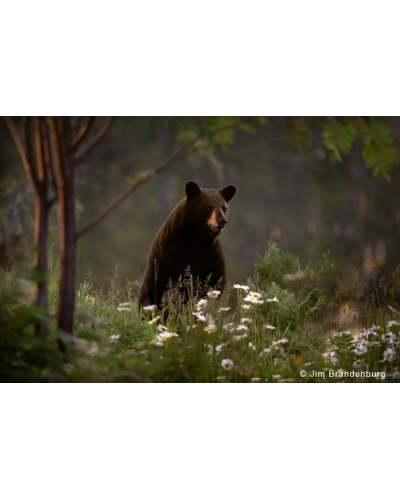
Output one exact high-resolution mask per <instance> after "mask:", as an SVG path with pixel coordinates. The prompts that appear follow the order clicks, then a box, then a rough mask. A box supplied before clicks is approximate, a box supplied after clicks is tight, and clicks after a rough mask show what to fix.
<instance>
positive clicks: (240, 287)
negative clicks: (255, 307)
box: [233, 285, 249, 292]
mask: <svg viewBox="0 0 400 500" xmlns="http://www.w3.org/2000/svg"><path fill="white" fill-rule="evenodd" d="M233 288H239V289H242V290H244V291H245V292H247V290H248V289H249V287H248V286H246V285H233Z"/></svg>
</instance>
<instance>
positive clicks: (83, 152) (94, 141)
mask: <svg viewBox="0 0 400 500" xmlns="http://www.w3.org/2000/svg"><path fill="white" fill-rule="evenodd" d="M114 118H115V117H114V116H110V117H108V118H107V120H106V121H105V123H104V124H103V126H102V127H101V129H100V130H99V131H98V132H97V134H96V135H95V136H94V137H92V139H91V140H90V141H89V143H88V144H87V145H86V146H85V147H84V148H83V149H81V150H80V151H79V152H78V153H77V154H76V155H75V158H74V160H75V161H76V162H79V161H81V160H82V158H83V157H84V156H85V155H86V154H87V153H88V152H89V151H90V150H91V149H92V148H93V147H94V146H96V144H97V143H98V142H99V141H100V139H101V138H102V137H103V136H104V134H105V133H106V132H107V130H108V129H109V128H110V127H111V124H112V122H113V121H114Z"/></svg>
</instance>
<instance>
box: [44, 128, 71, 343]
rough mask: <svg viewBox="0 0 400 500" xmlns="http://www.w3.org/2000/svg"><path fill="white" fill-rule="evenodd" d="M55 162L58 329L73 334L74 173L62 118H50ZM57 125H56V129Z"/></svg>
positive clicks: (68, 138)
mask: <svg viewBox="0 0 400 500" xmlns="http://www.w3.org/2000/svg"><path fill="white" fill-rule="evenodd" d="M50 124H51V131H52V136H53V145H54V154H55V163H56V166H57V170H58V196H57V198H58V221H59V230H60V284H59V297H58V314H57V320H58V322H57V326H58V328H60V329H61V330H64V331H65V332H67V333H70V334H73V331H74V324H75V294H76V268H77V245H76V243H77V238H76V213H75V172H74V161H73V158H72V155H71V149H70V147H69V144H70V122H69V119H68V118H64V119H63V121H62V122H61V124H60V123H59V124H57V123H56V121H55V119H54V118H51V119H50ZM58 125H59V126H58Z"/></svg>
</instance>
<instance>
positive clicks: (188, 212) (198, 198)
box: [139, 181, 236, 308]
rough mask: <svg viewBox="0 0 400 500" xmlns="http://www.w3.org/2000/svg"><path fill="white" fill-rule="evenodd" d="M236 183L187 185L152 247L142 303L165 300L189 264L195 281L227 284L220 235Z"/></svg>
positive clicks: (213, 284)
mask: <svg viewBox="0 0 400 500" xmlns="http://www.w3.org/2000/svg"><path fill="white" fill-rule="evenodd" d="M235 193H236V186H234V185H232V184H230V185H229V186H226V187H225V188H224V189H221V191H218V190H216V189H201V188H200V187H199V186H198V185H197V184H196V183H195V182H193V181H189V182H187V183H186V186H185V194H186V197H185V198H184V199H183V200H182V201H180V202H179V203H178V205H177V206H176V207H175V208H174V209H173V210H172V212H171V213H170V215H169V216H168V218H167V220H166V221H165V222H164V224H163V225H162V227H161V229H160V230H159V231H158V233H157V234H156V236H155V238H154V240H153V243H152V245H151V248H150V253H149V257H148V261H147V267H146V271H145V274H144V278H143V282H142V286H141V289H140V296H139V307H140V308H143V307H144V306H148V305H153V304H155V305H157V306H158V307H160V306H161V305H162V304H163V294H164V292H165V291H166V290H167V289H168V286H169V284H170V283H171V282H172V283H173V284H176V283H177V282H178V280H179V278H180V277H183V275H184V273H185V270H186V269H187V268H188V267H190V274H191V275H192V277H193V281H196V280H198V279H199V280H200V281H201V282H203V283H204V282H205V281H206V280H207V279H208V277H209V276H210V275H211V277H210V279H209V281H208V286H209V287H210V288H215V287H216V286H217V285H218V287H219V289H220V290H221V292H222V291H223V289H224V286H225V260H224V255H223V251H222V246H221V244H220V242H219V241H218V239H217V238H218V235H219V234H220V233H221V231H222V230H223V229H224V227H225V226H226V224H227V222H228V211H229V207H228V202H229V201H230V200H231V199H232V198H233V197H234V196H235Z"/></svg>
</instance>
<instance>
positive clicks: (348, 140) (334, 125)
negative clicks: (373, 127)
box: [322, 118, 357, 162]
mask: <svg viewBox="0 0 400 500" xmlns="http://www.w3.org/2000/svg"><path fill="white" fill-rule="evenodd" d="M356 136H357V129H356V126H355V124H354V120H352V119H351V118H350V119H345V120H343V121H341V120H339V119H336V118H330V119H328V121H327V122H325V123H324V124H323V125H322V140H323V143H324V145H325V147H326V148H327V149H328V150H329V151H331V154H330V159H331V161H333V162H335V161H338V162H341V161H342V154H346V155H348V154H349V153H350V151H351V149H352V147H353V144H354V140H355V138H356Z"/></svg>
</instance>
